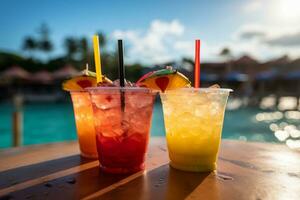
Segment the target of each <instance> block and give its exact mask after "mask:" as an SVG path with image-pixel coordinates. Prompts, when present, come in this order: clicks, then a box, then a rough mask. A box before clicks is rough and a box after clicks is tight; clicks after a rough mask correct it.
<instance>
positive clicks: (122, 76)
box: [118, 40, 125, 121]
mask: <svg viewBox="0 0 300 200" xmlns="http://www.w3.org/2000/svg"><path fill="white" fill-rule="evenodd" d="M118 51H119V79H120V87H125V68H124V56H123V40H118ZM120 100H121V110H122V113H123V114H124V110H125V95H124V91H123V90H122V89H121V99H120ZM123 114H122V116H123ZM122 118H123V117H122ZM122 121H123V120H122Z"/></svg>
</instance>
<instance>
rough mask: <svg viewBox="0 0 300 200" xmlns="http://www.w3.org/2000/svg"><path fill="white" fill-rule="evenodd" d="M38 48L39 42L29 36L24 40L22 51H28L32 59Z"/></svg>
mask: <svg viewBox="0 0 300 200" xmlns="http://www.w3.org/2000/svg"><path fill="white" fill-rule="evenodd" d="M36 48H37V42H36V41H35V39H34V38H33V37H31V36H27V37H25V38H24V41H23V46H22V49H23V50H25V51H28V52H29V53H30V57H32V53H33V51H34V50H35V49H36Z"/></svg>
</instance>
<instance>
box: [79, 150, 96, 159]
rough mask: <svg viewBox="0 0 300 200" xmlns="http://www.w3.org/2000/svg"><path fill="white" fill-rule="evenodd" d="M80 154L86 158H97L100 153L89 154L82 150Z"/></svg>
mask: <svg viewBox="0 0 300 200" xmlns="http://www.w3.org/2000/svg"><path fill="white" fill-rule="evenodd" d="M80 155H81V156H82V157H84V158H89V159H97V158H98V154H87V153H83V152H80Z"/></svg>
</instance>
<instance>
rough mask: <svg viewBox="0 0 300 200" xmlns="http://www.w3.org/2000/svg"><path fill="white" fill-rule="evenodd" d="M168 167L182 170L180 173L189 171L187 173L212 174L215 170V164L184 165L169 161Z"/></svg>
mask: <svg viewBox="0 0 300 200" xmlns="http://www.w3.org/2000/svg"><path fill="white" fill-rule="evenodd" d="M170 165H171V167H173V168H175V169H178V170H182V171H189V172H212V171H215V170H216V168H217V165H216V163H212V164H196V165H184V164H178V163H174V162H172V161H170Z"/></svg>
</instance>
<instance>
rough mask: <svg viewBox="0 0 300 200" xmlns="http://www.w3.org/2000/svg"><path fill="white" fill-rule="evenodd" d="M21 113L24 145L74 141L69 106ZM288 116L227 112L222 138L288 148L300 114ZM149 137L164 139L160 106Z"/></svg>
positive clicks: (5, 142)
mask: <svg viewBox="0 0 300 200" xmlns="http://www.w3.org/2000/svg"><path fill="white" fill-rule="evenodd" d="M23 110H24V113H23V115H24V127H23V130H24V132H23V144H24V145H31V144H41V143H50V142H61V141H69V140H76V137H77V136H76V128H75V121H74V116H73V109H72V105H71V103H27V104H25V105H24V109H23ZM12 112H13V106H12V104H9V103H0V148H7V147H11V144H12ZM289 112H290V111H285V112H282V111H278V110H276V111H274V110H262V109H259V108H258V107H251V108H250V107H245V108H239V109H236V110H227V111H226V114H225V119H224V127H223V132H222V138H225V139H234V140H243V141H260V142H274V143H279V142H281V143H286V142H287V141H288V140H290V141H289V143H290V144H292V142H291V141H298V140H299V141H300V135H299V137H297V134H294V135H292V136H293V137H291V136H289V135H288V134H289V132H288V131H289V130H290V129H293V130H296V131H299V130H300V120H299V119H297V116H298V115H300V112H299V110H295V111H293V112H294V113H292V114H293V115H292V114H291V113H289ZM297 113H298V115H297ZM293 116H294V118H293ZM284 131H285V132H284ZM294 132H295V131H294ZM151 136H165V131H164V121H163V114H162V107H161V104H160V103H159V102H157V103H156V104H155V106H154V111H153V119H152V127H151ZM293 144H295V143H293Z"/></svg>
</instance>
